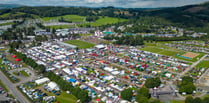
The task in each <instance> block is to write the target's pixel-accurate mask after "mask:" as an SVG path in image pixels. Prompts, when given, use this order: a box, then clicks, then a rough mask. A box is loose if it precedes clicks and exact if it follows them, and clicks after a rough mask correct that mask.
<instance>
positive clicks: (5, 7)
mask: <svg viewBox="0 0 209 103" xmlns="http://www.w3.org/2000/svg"><path fill="white" fill-rule="evenodd" d="M21 6H23V5H19V4H0V9H11V8H17V7H21Z"/></svg>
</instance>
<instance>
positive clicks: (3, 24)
mask: <svg viewBox="0 0 209 103" xmlns="http://www.w3.org/2000/svg"><path fill="white" fill-rule="evenodd" d="M12 24H14V23H13V22H10V23H2V24H0V26H5V25H12Z"/></svg>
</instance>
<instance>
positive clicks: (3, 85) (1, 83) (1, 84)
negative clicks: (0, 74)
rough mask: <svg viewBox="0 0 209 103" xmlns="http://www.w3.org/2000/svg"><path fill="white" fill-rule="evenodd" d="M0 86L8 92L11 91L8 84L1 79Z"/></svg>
mask: <svg viewBox="0 0 209 103" xmlns="http://www.w3.org/2000/svg"><path fill="white" fill-rule="evenodd" d="M0 86H1V87H2V88H4V90H5V91H6V92H9V90H8V88H7V86H6V85H5V84H4V83H3V82H2V81H1V80H0Z"/></svg>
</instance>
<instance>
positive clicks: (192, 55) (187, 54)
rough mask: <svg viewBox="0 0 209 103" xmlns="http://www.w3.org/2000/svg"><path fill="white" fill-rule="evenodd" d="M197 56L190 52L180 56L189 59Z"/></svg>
mask: <svg viewBox="0 0 209 103" xmlns="http://www.w3.org/2000/svg"><path fill="white" fill-rule="evenodd" d="M198 55H199V54H197V53H191V52H187V53H185V54H184V55H182V56H184V57H189V58H195V57H196V56H198Z"/></svg>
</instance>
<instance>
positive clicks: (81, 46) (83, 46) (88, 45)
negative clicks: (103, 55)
mask: <svg viewBox="0 0 209 103" xmlns="http://www.w3.org/2000/svg"><path fill="white" fill-rule="evenodd" d="M64 43H68V44H72V45H75V46H77V47H78V49H86V48H91V47H94V46H95V45H94V44H92V43H88V42H85V41H81V40H70V41H65V42H64Z"/></svg>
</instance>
